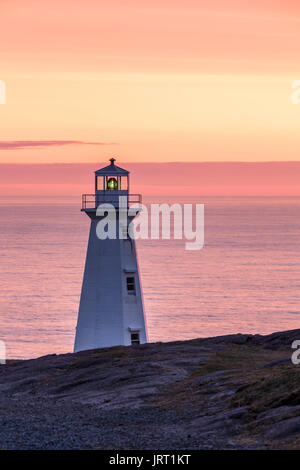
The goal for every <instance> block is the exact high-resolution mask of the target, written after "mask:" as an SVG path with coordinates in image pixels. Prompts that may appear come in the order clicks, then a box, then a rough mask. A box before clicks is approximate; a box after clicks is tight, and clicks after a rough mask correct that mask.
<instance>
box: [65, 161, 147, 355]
mask: <svg viewBox="0 0 300 470" xmlns="http://www.w3.org/2000/svg"><path fill="white" fill-rule="evenodd" d="M131 203H138V204H141V196H140V195H139V194H130V193H129V172H128V171H127V170H124V169H123V168H120V167H119V166H117V165H115V159H114V158H111V159H110V165H108V166H106V167H104V168H102V169H100V170H97V171H95V193H94V194H83V196H82V209H81V210H82V211H83V212H85V213H86V214H87V215H88V216H89V218H90V219H91V224H90V235H89V241H88V247H87V254H86V262H85V269H84V275H83V282H82V289H81V298H80V304H79V312H78V321H77V327H76V336H75V344H74V352H77V351H82V350H86V349H94V348H103V347H110V346H118V345H125V346H127V345H135V344H141V343H146V342H147V333H146V325H145V317H144V308H143V297H142V289H141V283H140V276H139V268H138V262H137V255H136V247H135V240H134V239H133V238H131V237H130V236H129V233H128V228H129V224H130V223H131V222H132V220H133V219H134V217H135V215H136V214H133V215H128V207H129V205H130V204H131ZM109 211H112V212H114V217H115V222H116V223H115V226H116V231H115V232H116V236H115V237H109V236H107V237H103V236H101V237H99V232H98V231H97V225H98V224H99V222H100V223H101V221H102V223H103V222H104V218H105V217H107V214H108V213H109ZM138 212H139V209H137V210H136V213H138ZM130 213H131V212H130ZM120 219H122V224H123V225H122V224H120ZM124 220H125V222H124Z"/></svg>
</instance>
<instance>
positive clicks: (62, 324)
mask: <svg viewBox="0 0 300 470" xmlns="http://www.w3.org/2000/svg"><path fill="white" fill-rule="evenodd" d="M145 202H146V203H150V202H156V203H158V202H161V203H162V202H166V203H174V202H182V203H193V204H196V203H198V204H204V205H205V244H204V248H203V249H201V250H199V251H187V250H185V240H138V241H137V250H138V259H139V266H140V275H141V280H142V287H143V293H144V304H145V313H146V320H147V326H148V335H149V340H150V341H151V342H153V341H173V340H183V339H190V338H197V337H206V336H216V335H224V334H229V333H260V334H267V333H271V332H274V331H279V330H288V329H293V328H299V326H300V256H299V255H300V198H293V197H286V198H282V197H281V198H275V197H269V198H268V197H265V198H263V197H252V198H250V197H242V198H241V197H223V198H221V197H201V196H198V197H183V198H180V197H178V196H177V197H161V198H159V197H157V196H156V197H155V198H152V199H151V198H149V197H148V198H145ZM80 204H81V202H80V198H66V197H61V198H59V197H57V198H39V199H36V198H1V199H0V227H1V231H0V250H1V251H0V256H1V257H0V286H1V290H0V340H4V341H5V342H6V348H7V357H8V358H31V357H38V356H41V355H46V354H54V353H57V354H58V353H66V352H72V349H73V342H74V334H75V326H76V320H77V312H78V304H79V298H80V290H81V282H82V275H83V269H84V262H85V255H86V247H87V240H88V234H89V218H88V217H87V216H86V215H85V214H84V213H82V212H80ZM299 339H300V338H299Z"/></svg>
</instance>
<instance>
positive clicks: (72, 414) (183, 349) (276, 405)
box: [0, 330, 300, 450]
mask: <svg viewBox="0 0 300 470" xmlns="http://www.w3.org/2000/svg"><path fill="white" fill-rule="evenodd" d="M295 339H300V330H293V331H287V332H281V333H274V334H272V335H269V336H260V335H254V336H252V335H230V336H222V337H216V338H205V339H195V340H191V341H177V342H172V343H152V344H146V345H140V346H134V347H114V348H107V349H101V350H100V349H98V350H91V351H84V352H81V353H77V354H64V355H55V354H54V355H50V356H45V357H41V358H38V359H32V360H26V361H9V362H8V363H7V364H6V365H1V366H0V391H1V393H0V448H2V449H157V450H159V449H169V450H170V449H297V448H300V365H299V366H297V365H293V364H292V363H291V354H292V352H293V350H292V349H291V344H292V342H293V340H295Z"/></svg>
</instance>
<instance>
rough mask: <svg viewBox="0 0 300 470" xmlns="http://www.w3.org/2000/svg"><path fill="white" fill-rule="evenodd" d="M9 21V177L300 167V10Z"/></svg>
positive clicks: (133, 3)
mask: <svg viewBox="0 0 300 470" xmlns="http://www.w3.org/2000/svg"><path fill="white" fill-rule="evenodd" d="M0 18H1V27H0V80H3V81H5V83H6V88H7V103H6V104H5V105H0V163H27V164H31V163H36V164H37V163H38V164H41V163H84V162H86V163H88V162H91V163H93V162H95V164H96V163H97V167H99V166H101V163H104V162H105V161H107V158H109V157H110V156H111V155H114V156H117V158H118V162H119V164H120V165H121V166H122V162H187V161H190V162H214V161H232V162H233V161H241V162H251V161H252V162H262V161H295V160H298V159H299V144H300V105H299V106H297V105H294V104H292V101H291V94H292V88H291V85H292V82H293V81H294V80H299V79H300V61H299V44H300V3H299V1H298V0H286V1H285V2H282V1H280V2H277V1H276V0H272V1H267V0H260V1H258V0H253V1H251V2H250V1H245V0H244V1H243V0H239V1H237V0H227V1H224V0H222V1H216V0H212V1H209V2H208V1H201V0H197V1H196V0H187V1H184V2H183V1H181V0H180V1H179V0H172V1H169V0H151V1H150V0H123V1H122V0H112V1H107V0H106V1H101V0H72V1H71V0H43V2H40V1H38V0H0ZM33 168H34V167H33Z"/></svg>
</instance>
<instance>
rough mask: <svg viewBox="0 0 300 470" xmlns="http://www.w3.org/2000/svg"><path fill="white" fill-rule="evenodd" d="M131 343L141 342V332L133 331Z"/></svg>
mask: <svg viewBox="0 0 300 470" xmlns="http://www.w3.org/2000/svg"><path fill="white" fill-rule="evenodd" d="M131 344H140V333H139V332H138V331H134V332H132V333H131Z"/></svg>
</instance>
